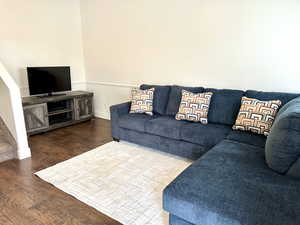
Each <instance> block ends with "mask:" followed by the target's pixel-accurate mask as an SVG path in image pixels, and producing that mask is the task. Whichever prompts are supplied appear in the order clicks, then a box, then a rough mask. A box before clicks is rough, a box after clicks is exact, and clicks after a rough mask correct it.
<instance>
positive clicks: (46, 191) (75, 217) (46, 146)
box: [0, 119, 120, 225]
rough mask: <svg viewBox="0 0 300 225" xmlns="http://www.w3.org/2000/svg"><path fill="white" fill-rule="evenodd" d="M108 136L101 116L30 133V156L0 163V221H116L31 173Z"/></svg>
mask: <svg viewBox="0 0 300 225" xmlns="http://www.w3.org/2000/svg"><path fill="white" fill-rule="evenodd" d="M111 140H112V138H111V136H110V123H109V121H107V120H103V119H95V120H92V121H89V122H86V123H82V124H79V125H74V126H71V127H67V128H62V129H58V130H55V131H52V132H49V133H45V134H42V135H36V136H32V137H30V138H29V145H30V148H31V151H32V158H31V159H25V160H22V161H19V160H10V161H7V162H4V163H1V164H0V208H1V210H0V225H41V224H47V225H120V223H119V222H117V221H114V220H113V219H111V218H109V217H108V216H105V215H104V214H102V213H100V212H98V211H96V210H95V209H93V208H91V207H89V206H87V205H85V204H84V203H82V202H80V201H78V200H77V199H75V198H73V197H72V196H70V195H68V194H65V193H64V192H62V191H60V190H59V189H56V188H55V187H54V186H52V185H50V184H48V183H46V182H44V181H42V180H41V179H39V178H38V177H36V176H35V175H33V173H34V172H36V171H39V170H41V169H44V168H47V167H49V166H52V165H54V164H56V163H59V162H61V161H64V160H67V159H69V158H71V157H74V156H76V155H79V154H81V153H83V152H86V151H89V150H91V149H93V148H95V147H97V146H100V145H102V144H105V143H107V142H110V141H111Z"/></svg>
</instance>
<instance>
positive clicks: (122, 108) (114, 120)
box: [110, 102, 131, 139]
mask: <svg viewBox="0 0 300 225" xmlns="http://www.w3.org/2000/svg"><path fill="white" fill-rule="evenodd" d="M130 106H131V102H125V103H121V104H118V105H112V106H111V107H110V120H111V134H112V137H113V138H114V139H120V134H119V129H120V127H119V118H120V116H122V115H126V114H128V113H129V110H130Z"/></svg>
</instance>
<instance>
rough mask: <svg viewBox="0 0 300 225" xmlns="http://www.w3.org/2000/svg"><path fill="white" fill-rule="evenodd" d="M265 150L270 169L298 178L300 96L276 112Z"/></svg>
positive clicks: (299, 176) (299, 175)
mask: <svg viewBox="0 0 300 225" xmlns="http://www.w3.org/2000/svg"><path fill="white" fill-rule="evenodd" d="M265 151H266V162H267V164H268V166H269V167H270V168H271V169H273V170H275V171H277V172H279V173H281V174H287V175H291V176H293V177H298V178H300V163H299V162H300V160H299V158H300V97H298V98H296V99H294V100H292V101H290V102H288V103H287V104H286V105H284V106H283V107H282V108H281V109H280V111H279V112H278V115H277V117H276V119H275V122H274V124H273V127H272V129H271V132H270V134H269V136H268V138H267V142H266V148H265Z"/></svg>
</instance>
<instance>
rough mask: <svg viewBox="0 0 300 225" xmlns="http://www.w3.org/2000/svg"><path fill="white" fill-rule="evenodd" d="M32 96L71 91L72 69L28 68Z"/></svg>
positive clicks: (61, 67)
mask: <svg viewBox="0 0 300 225" xmlns="http://www.w3.org/2000/svg"><path fill="white" fill-rule="evenodd" d="M27 74H28V83H29V92H30V95H39V94H51V93H53V92H62V91H70V90H71V72H70V67H67V66H65V67H63V66H60V67H28V68H27Z"/></svg>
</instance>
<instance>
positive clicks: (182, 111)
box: [175, 90, 213, 124]
mask: <svg viewBox="0 0 300 225" xmlns="http://www.w3.org/2000/svg"><path fill="white" fill-rule="evenodd" d="M181 93H182V96H181V102H180V106H179V111H178V113H177V114H176V117H175V118H176V120H189V121H194V122H201V123H203V124H207V115H208V109H209V104H210V100H211V97H212V95H213V93H212V92H206V93H198V94H194V93H192V92H189V91H186V90H182V92H181Z"/></svg>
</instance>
